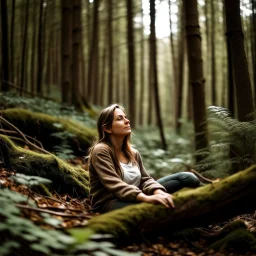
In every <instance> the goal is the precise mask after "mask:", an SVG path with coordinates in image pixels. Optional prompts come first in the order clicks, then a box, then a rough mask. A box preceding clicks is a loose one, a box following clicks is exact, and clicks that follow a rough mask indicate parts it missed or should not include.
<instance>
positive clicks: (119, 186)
mask: <svg viewBox="0 0 256 256" xmlns="http://www.w3.org/2000/svg"><path fill="white" fill-rule="evenodd" d="M91 164H92V165H93V169H94V170H95V172H96V173H97V178H98V179H99V180H100V182H101V184H102V185H103V186H104V187H105V188H106V189H107V190H108V191H109V192H111V193H113V194H114V195H115V196H116V197H117V198H119V199H121V200H125V201H136V197H137V195H138V194H139V193H141V192H142V191H141V190H140V189H139V188H138V187H136V186H133V185H128V184H127V183H126V182H124V181H122V179H121V176H120V174H118V172H117V170H116V169H115V166H114V163H113V160H112V157H111V155H110V151H109V150H108V148H107V146H105V145H98V146H96V147H95V148H94V150H93V152H92V156H91Z"/></svg>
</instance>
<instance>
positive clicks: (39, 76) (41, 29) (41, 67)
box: [36, 0, 44, 95]
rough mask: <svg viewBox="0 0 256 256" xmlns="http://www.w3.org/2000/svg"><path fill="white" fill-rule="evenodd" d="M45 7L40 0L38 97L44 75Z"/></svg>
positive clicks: (42, 0)
mask: <svg viewBox="0 0 256 256" xmlns="http://www.w3.org/2000/svg"><path fill="white" fill-rule="evenodd" d="M43 5H44V0H40V10H39V18H38V37H37V62H38V65H37V67H38V68H37V81H36V82H37V83H36V92H37V94H38V95H42V73H43V70H42V69H43V65H42V64H43V51H42V39H43V8H44V7H43Z"/></svg>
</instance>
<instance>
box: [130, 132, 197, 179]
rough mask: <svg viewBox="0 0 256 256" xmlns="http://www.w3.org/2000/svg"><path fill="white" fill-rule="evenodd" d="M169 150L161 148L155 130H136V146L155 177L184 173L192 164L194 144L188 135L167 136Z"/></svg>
mask: <svg viewBox="0 0 256 256" xmlns="http://www.w3.org/2000/svg"><path fill="white" fill-rule="evenodd" d="M166 140H167V145H168V149H167V150H163V149H162V148H161V142H160V138H159V132H158V131H157V130H155V129H153V128H150V129H140V130H136V131H135V133H134V136H133V143H134V146H135V147H136V148H137V149H138V150H139V152H140V154H141V156H142V158H143V163H144V165H145V167H146V169H147V171H148V172H149V173H150V174H151V175H152V176H153V177H154V178H160V177H162V176H165V175H168V174H171V173H175V172H178V171H184V170H185V169H184V165H182V163H185V164H187V165H191V164H192V161H193V159H192V143H191V140H190V138H189V136H188V135H186V136H184V137H181V136H178V135H177V134H175V132H169V133H168V134H166Z"/></svg>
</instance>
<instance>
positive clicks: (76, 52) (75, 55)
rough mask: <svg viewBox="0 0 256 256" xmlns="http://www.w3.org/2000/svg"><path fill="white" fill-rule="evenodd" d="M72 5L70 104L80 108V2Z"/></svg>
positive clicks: (77, 1) (79, 0)
mask: <svg viewBox="0 0 256 256" xmlns="http://www.w3.org/2000/svg"><path fill="white" fill-rule="evenodd" d="M72 5H73V10H72V104H73V105H74V106H76V107H78V108H81V107H82V106H81V87H82V86H81V84H80V82H81V79H80V74H81V72H82V70H81V57H80V54H81V51H80V48H81V45H82V35H81V0H73V1H72Z"/></svg>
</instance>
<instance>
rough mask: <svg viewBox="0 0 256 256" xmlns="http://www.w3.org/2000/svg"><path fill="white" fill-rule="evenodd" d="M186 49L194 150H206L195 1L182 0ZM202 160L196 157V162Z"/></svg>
mask: <svg viewBox="0 0 256 256" xmlns="http://www.w3.org/2000/svg"><path fill="white" fill-rule="evenodd" d="M183 4H184V11H185V26H186V36H187V49H188V65H189V84H190V86H191V88H192V103H193V122H194V133H195V148H196V150H197V151H198V150H201V149H204V148H207V146H208V142H207V125H206V106H205V88H204V83H205V79H204V76H203V64H202V62H203V61H202V47H201V34H200V30H199V19H198V10H197V1H196V0H183ZM200 160H202V156H200V155H198V156H197V159H196V161H197V162H199V161H200Z"/></svg>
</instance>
